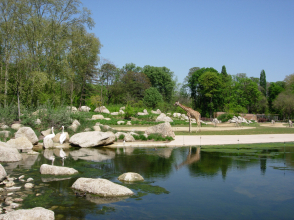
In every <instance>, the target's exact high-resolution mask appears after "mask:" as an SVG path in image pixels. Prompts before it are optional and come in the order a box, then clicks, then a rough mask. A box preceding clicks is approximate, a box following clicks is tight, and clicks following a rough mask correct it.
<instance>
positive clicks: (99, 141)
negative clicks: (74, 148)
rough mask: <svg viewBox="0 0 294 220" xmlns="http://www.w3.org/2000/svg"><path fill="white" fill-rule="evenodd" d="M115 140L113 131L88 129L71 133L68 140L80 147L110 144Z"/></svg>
mask: <svg viewBox="0 0 294 220" xmlns="http://www.w3.org/2000/svg"><path fill="white" fill-rule="evenodd" d="M114 141H115V135H114V134H113V132H111V131H108V132H101V131H88V132H81V133H78V134H75V135H73V136H72V137H71V138H70V139H69V142H70V143H71V144H75V145H79V146H80V147H95V146H100V145H108V144H112V143H113V142H114Z"/></svg>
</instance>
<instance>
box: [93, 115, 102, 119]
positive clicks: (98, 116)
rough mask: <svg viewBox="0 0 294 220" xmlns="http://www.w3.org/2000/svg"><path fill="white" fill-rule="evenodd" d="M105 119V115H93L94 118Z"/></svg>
mask: <svg viewBox="0 0 294 220" xmlns="http://www.w3.org/2000/svg"><path fill="white" fill-rule="evenodd" d="M97 119H104V116H103V115H92V120H97Z"/></svg>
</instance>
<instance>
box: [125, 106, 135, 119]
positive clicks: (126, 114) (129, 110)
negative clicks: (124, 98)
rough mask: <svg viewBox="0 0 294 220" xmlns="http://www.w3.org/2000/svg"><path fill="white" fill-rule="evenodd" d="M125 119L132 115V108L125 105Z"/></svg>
mask: <svg viewBox="0 0 294 220" xmlns="http://www.w3.org/2000/svg"><path fill="white" fill-rule="evenodd" d="M124 111H125V118H126V119H128V118H131V117H132V116H133V115H134V108H133V107H132V106H130V105H127V106H126V108H125V110H124Z"/></svg>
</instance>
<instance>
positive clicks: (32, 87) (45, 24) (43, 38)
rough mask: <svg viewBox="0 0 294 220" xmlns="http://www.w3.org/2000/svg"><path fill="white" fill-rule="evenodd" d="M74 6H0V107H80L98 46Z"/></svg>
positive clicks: (67, 1) (51, 1) (24, 1)
mask: <svg viewBox="0 0 294 220" xmlns="http://www.w3.org/2000/svg"><path fill="white" fill-rule="evenodd" d="M80 8H81V3H80V1H79V0H42V1H39V0H1V1H0V33H1V38H0V61H1V62H0V65H1V67H0V85H1V86H0V89H1V91H0V94H1V96H0V102H1V104H4V105H6V104H9V102H16V99H15V98H16V97H17V100H18V103H21V104H22V105H23V106H29V105H37V104H38V103H42V102H45V101H46V100H52V101H53V102H54V103H55V104H56V105H58V104H60V103H61V102H62V101H63V100H68V103H69V104H73V103H74V102H75V104H79V105H81V104H82V101H83V98H84V97H85V96H86V89H87V87H88V85H87V84H88V83H91V81H92V79H93V76H94V75H95V72H96V66H97V64H98V61H99V56H98V55H99V53H100V48H101V43H100V41H99V39H98V38H97V37H96V36H94V34H91V33H88V32H87V28H92V27H93V25H94V22H93V20H92V18H91V17H90V12H89V11H88V10H87V9H86V8H84V9H82V10H79V9H80Z"/></svg>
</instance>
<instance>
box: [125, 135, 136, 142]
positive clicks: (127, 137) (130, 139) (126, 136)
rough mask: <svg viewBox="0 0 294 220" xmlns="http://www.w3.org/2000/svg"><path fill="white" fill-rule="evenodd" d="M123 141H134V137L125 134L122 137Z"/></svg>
mask: <svg viewBox="0 0 294 220" xmlns="http://www.w3.org/2000/svg"><path fill="white" fill-rule="evenodd" d="M124 141H125V142H134V141H136V140H135V138H134V137H133V136H132V135H131V134H126V135H125V137H124Z"/></svg>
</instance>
